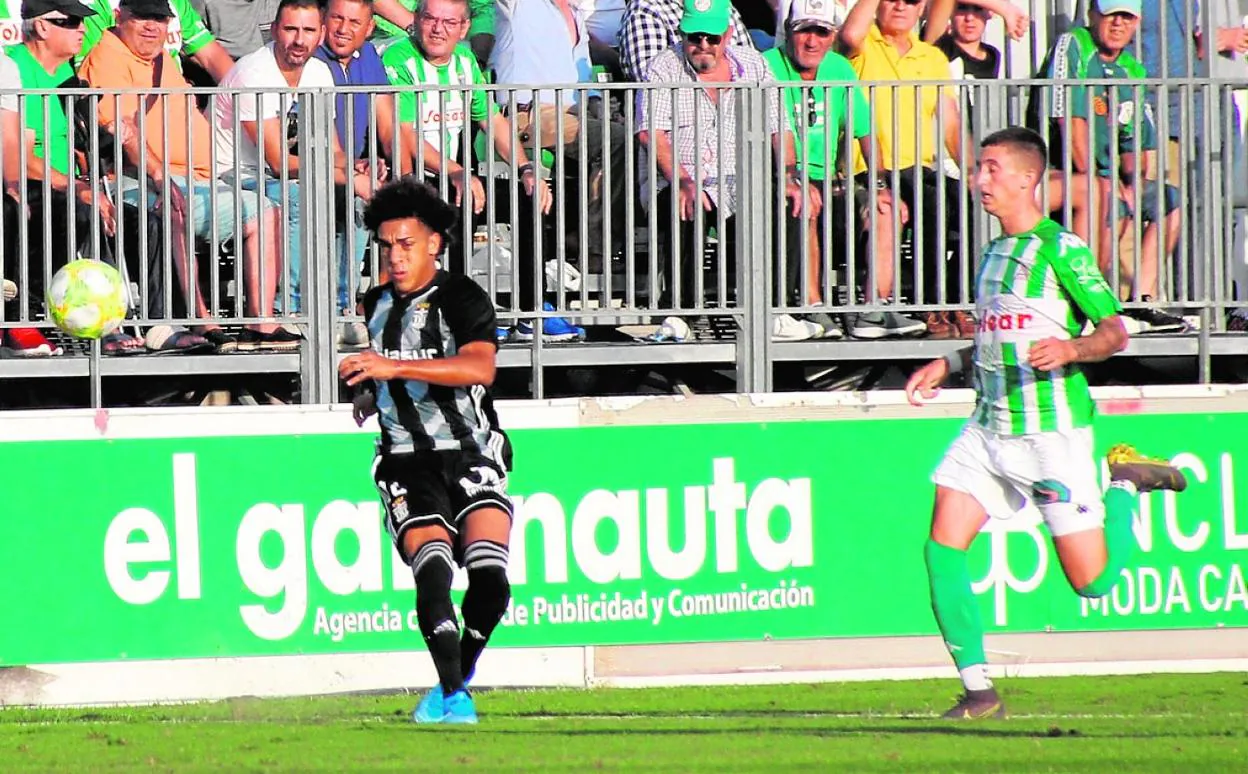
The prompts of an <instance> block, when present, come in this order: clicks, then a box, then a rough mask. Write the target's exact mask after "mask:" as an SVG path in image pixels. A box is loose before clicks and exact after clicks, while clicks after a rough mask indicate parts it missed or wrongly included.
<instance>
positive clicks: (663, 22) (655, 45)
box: [620, 0, 754, 81]
mask: <svg viewBox="0 0 1248 774" xmlns="http://www.w3.org/2000/svg"><path fill="white" fill-rule="evenodd" d="M683 12H684V3H683V2H682V0H628V5H627V6H626V7H625V9H624V20H623V22H621V31H620V66H621V67H622V68H623V69H624V75H625V77H626V78H627V79H628V80H630V81H644V80H645V79H646V71H647V69H648V68H649V67H650V60H652V59H654V58H655V57H656V56H658V55H659V54H661V53H663V52H664V51H666V50H668V49H669V48H671V47H672V46H679V45H680V41H681V36H680V19H681V14H682V13H683ZM731 13H732V17H731V18H732V38H731V40H732V45H734V46H740V47H742V48H754V42H753V41H752V40H750V35H749V32H748V30H747V29H746V27H745V22H743V21H742V20H741V14H739V13H737V9H736V8H732V9H731Z"/></svg>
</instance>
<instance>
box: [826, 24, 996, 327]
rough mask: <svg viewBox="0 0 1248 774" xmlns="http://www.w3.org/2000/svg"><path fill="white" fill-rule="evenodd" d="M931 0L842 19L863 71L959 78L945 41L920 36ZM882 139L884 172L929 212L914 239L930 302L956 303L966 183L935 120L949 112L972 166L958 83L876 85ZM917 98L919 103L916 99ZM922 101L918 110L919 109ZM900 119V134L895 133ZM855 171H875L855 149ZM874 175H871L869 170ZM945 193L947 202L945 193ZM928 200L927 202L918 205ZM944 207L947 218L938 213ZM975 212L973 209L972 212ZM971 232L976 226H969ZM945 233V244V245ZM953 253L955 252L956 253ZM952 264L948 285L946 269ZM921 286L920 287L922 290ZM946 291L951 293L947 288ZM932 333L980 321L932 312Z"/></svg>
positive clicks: (876, 76) (949, 127) (957, 149)
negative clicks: (950, 164)
mask: <svg viewBox="0 0 1248 774" xmlns="http://www.w3.org/2000/svg"><path fill="white" fill-rule="evenodd" d="M922 12H923V2H922V0H920V2H918V3H912V2H910V1H909V0H859V2H858V3H857V5H855V6H854V8H853V10H851V11H850V12H849V17H848V18H847V19H846V21H845V25H844V26H843V27H841V34H840V44H841V48H842V50H843V52H844V53H845V54H846V55H847V56H848V57H849V60H850V63H851V64H853V66H854V71H855V72H856V73H857V74H858V77H859V78H860V79H862V80H864V81H948V80H951V79H952V74H951V73H950V71H949V60H948V59H947V58H945V55H944V54H942V53H941V52H940V49H938V48H936V47H935V46H932V45H931V44H928V43H924V42H923V41H921V40H919V36H918V33H917V31H916V30H917V28H918V24H919V17H920V15H921V14H922ZM874 97H875V111H876V114H875V120H876V138H875V139H876V142H877V143H878V144H879V146H880V155H881V156H882V157H883V160H884V162H883V163H884V169H882V170H877V174H878V175H879V178H878V179H879V180H883V181H884V183H885V184H886V185H891V184H892V178H893V174H892V173H893V171H897V172H898V177H899V183H898V184H899V188H898V189H897V190H896V191H893V194H894V197H898V198H900V199H901V200H902V201H903V202H904V203H905V205H906V207H907V208H908V209H909V212H910V216H911V218H915V219H917V218H918V215H917V214H916V213H920V212H921V214H922V233H921V234H919V233H917V231H918V229H915V232H916V233H915V235H914V236H915V237H916V239H917V237H920V236H921V237H922V241H921V242H919V241H916V242H915V243H914V256H915V261H916V262H917V261H920V260H921V261H923V263H924V265H923V285H924V287H923V288H921V289H922V290H923V291H924V295H925V298H924V299H922V300H923V301H924V303H928V304H932V303H956V302H957V301H958V298H959V290H960V288H961V284H962V283H961V279H962V278H961V276H960V268H961V267H960V261H959V260H958V256H957V254H956V251H955V247H956V246H957V241H958V239H960V238H961V235H962V233H963V231H962V228H961V218H960V211H961V199H962V185H961V183H960V182H958V181H957V180H956V179H953V178H950V177H949V176H947V175H946V174H945V173H944V172H943V171H942V168H941V166H940V164H939V163H938V153H937V147H936V143H937V139H938V138H937V137H936V132H935V131H934V129H935V127H937V126H940V125H941V124H940V123H939V121H942V120H943V127H944V136H943V137H942V138H939V139H940V140H941V141H943V143H944V146H945V149H946V151H947V153H948V157H949V158H951V159H952V160H953V161H954V163H956V164H958V165H959V167H960V168H962V167H965V168H970V167H972V166H973V165H974V158H965V159H963V158H962V151H963V145H964V144H965V148H966V151H967V152H968V154H973V151H972V148H971V143H969V142H965V138H964V136H963V132H962V118H961V113H960V111H959V110H958V104H957V101H956V99H955V96H954V92H952V91H951V90H948V89H946V90H944V91H943V92H942V91H941V90H940V89H939V88H938V87H936V86H922V87H920V88H919V93H918V99H917V100H916V99H915V97H916V95H915V93H914V88H913V87H901V88H896V89H893V88H881V89H878V90H877V91H876V94H875V95H874ZM916 101H917V102H918V103H919V104H918V105H917V106H916V104H915V103H916ZM916 107H917V110H916ZM894 123H895V124H896V126H897V131H898V134H896V135H894V134H893V126H894ZM854 155H855V159H856V160H855V163H854V170H855V174H858V175H862V174H863V173H867V172H868V171H869V169H868V165H867V163H866V160H865V157H864V156H863V155H862V153H861V152H860V151H857V152H855V154H854ZM868 179H869V178H868ZM942 200H943V205H942V204H941V201H942ZM920 204H921V207H920V206H918V205H920ZM941 206H943V207H944V221H943V222H941V221H940V218H939V217H938V214H939V212H940V209H939V208H940V207H941ZM970 216H971V213H967V217H968V219H969V218H970ZM966 233H974V229H973V228H968V229H967V231H966ZM942 236H943V237H944V248H945V249H944V252H943V253H942V252H941V250H940V245H941V237H942ZM951 253H953V256H952V257H953V260H950V254H951ZM942 268H943V269H944V271H945V283H944V287H943V288H942V287H941V283H940V271H941V269H942ZM918 290H920V288H915V291H916V292H917V291H918ZM942 290H943V291H944V293H943V296H942V293H941V291H942ZM926 323H927V331H928V334H930V335H931V336H933V337H934V338H969V337H971V336H973V335H974V334H975V324H974V321H973V320H972V318H971V316H970V315H969V314H967V313H965V312H962V311H957V312H951V313H945V312H939V311H936V312H928V313H927V314H926Z"/></svg>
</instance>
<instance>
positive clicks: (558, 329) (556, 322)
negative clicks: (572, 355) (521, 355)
mask: <svg viewBox="0 0 1248 774" xmlns="http://www.w3.org/2000/svg"><path fill="white" fill-rule="evenodd" d="M542 310H543V311H546V312H553V311H555V308H554V307H553V306H551V305H550V303H545V304H542ZM516 338H517V339H519V340H520V341H532V340H533V321H532V320H521V321H520V322H518V323H516ZM542 338H544V339H545V340H547V341H584V340H585V329H584V328H582V327H581V326H579V325H573V324H572V323H570V322H568V321H567V320H565V319H564V318H562V317H548V318H546V319H545V320H543V321H542Z"/></svg>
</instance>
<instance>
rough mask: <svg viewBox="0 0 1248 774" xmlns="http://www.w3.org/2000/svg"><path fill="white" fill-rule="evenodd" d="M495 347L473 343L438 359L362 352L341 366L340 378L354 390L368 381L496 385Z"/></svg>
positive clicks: (462, 385)
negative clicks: (409, 358)
mask: <svg viewBox="0 0 1248 774" xmlns="http://www.w3.org/2000/svg"><path fill="white" fill-rule="evenodd" d="M494 355H495V347H494V344H492V343H489V342H484V341H474V342H470V343H468V344H465V345H464V346H463V348H462V349H461V350H460V351H459V352H458V353H457V354H455V355H452V356H451V357H446V358H438V359H436V360H394V359H392V358H388V357H385V356H383V355H379V354H377V353H376V352H361V353H359V354H358V355H352V356H351V357H348V358H345V359H344V360H343V361H342V362H341V363H340V364H339V365H338V375H339V376H340V377H341V378H342V379H343V381H345V382H346V383H347V385H348V386H351V387H354V386H355V385H357V384H361V383H363V382H365V381H379V382H385V381H389V380H391V379H403V380H406V381H415V382H425V383H426V384H436V385H438V386H440V387H471V386H473V385H477V384H480V385H482V386H485V387H489V386H490V385H492V384H493V383H494V373H495V359H494Z"/></svg>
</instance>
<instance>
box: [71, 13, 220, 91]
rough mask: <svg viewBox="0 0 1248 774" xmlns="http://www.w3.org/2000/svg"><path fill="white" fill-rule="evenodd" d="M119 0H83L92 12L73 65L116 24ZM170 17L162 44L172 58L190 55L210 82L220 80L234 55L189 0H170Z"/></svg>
mask: <svg viewBox="0 0 1248 774" xmlns="http://www.w3.org/2000/svg"><path fill="white" fill-rule="evenodd" d="M119 4H120V0H89V2H87V3H85V5H86V6H87V8H88V9H89V10H90V11H91V13H92V15H91V16H89V17H87V20H86V36H85V37H84V39H83V43H82V52H81V53H80V54H78V56H76V57H75V58H74V67H75V68H77V66H78V65H80V64H82V60H83V59H85V58H86V57H87V54H89V53H91V49H93V48H95V44H96V43H98V42H99V41H100V38H101V37H103V35H104V33H106V32H108V31H109V30H110V29H112V28H113V27H115V26H116V25H117V7H118V5H119ZM169 7H170V8H171V9H172V10H173V14H174V15H173V17H172V18H171V19H170V20H169V35H168V36H167V38H166V39H165V48H166V49H168V51H169V55H170V56H172V57H173V59H174V61H175V62H180V61H181V60H180V58H179V57H182V56H185V57H190V58H191V59H192V60H194V62H195V64H197V65H199V66H200V67H202V68H203V69H204V71H205V72H207V73H208V74H209V75H210V76H212V80H213V83H220V82H221V79H222V78H224V77H225V74H226V73H228V72H229V71H230V68H231V67H233V66H234V58H233V57H231V56H230V54H229V52H228V51H226V50H225V47H224V46H222V45H221V44H220V43H218V42H217V39H216V38H215V37H213V35H212V33H211V32H209V31H208V27H207V26H206V25H205V24H204V20H203V18H202V17H200V15H199V12H198V11H196V10H195V8H194V7H193V6H192V5H191V2H190V0H169Z"/></svg>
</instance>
